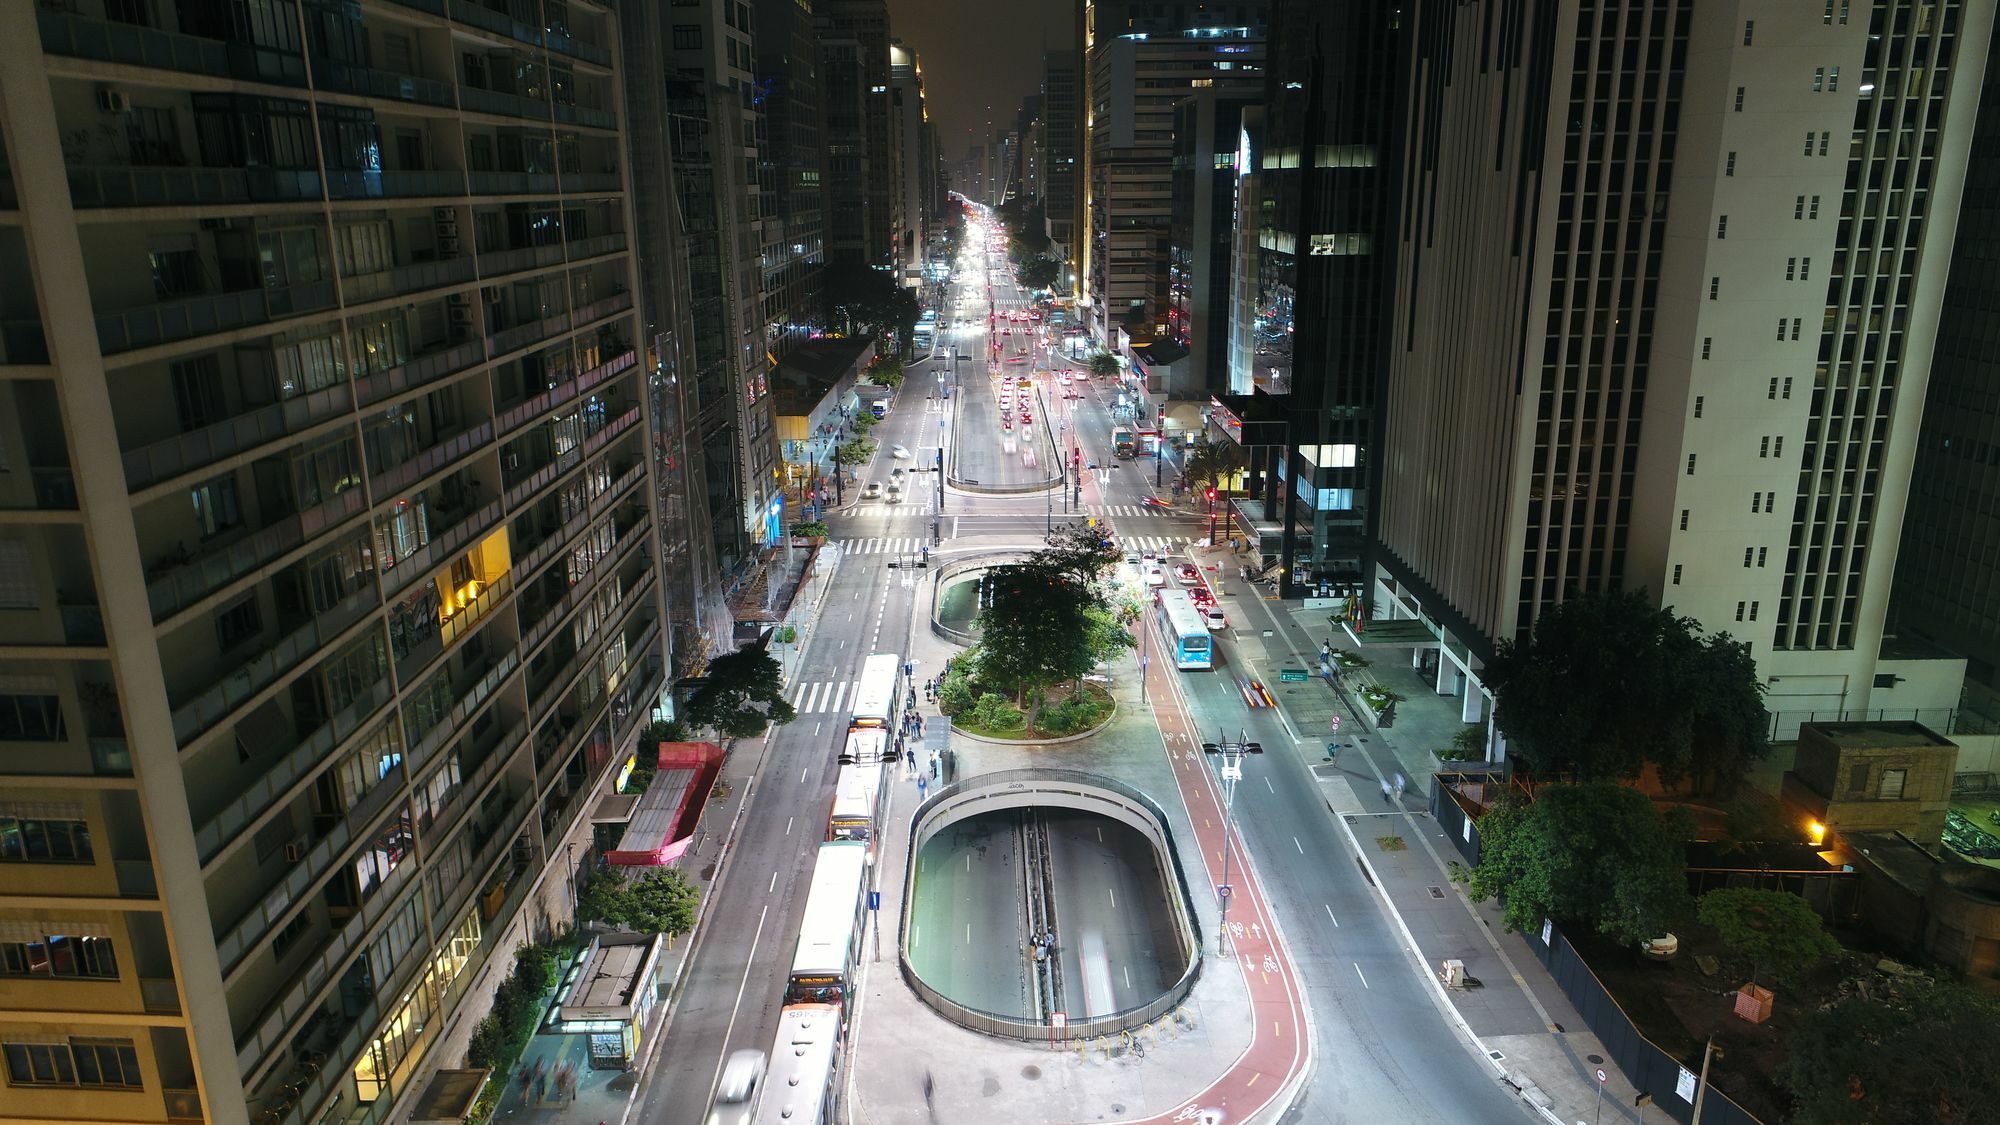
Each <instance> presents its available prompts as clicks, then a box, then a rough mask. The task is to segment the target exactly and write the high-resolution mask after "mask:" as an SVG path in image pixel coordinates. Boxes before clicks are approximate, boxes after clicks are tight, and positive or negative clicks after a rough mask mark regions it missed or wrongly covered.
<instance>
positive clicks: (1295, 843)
mask: <svg viewBox="0 0 2000 1125" xmlns="http://www.w3.org/2000/svg"><path fill="white" fill-rule="evenodd" d="M1292 846H1293V847H1295V848H1297V849H1299V854H1300V855H1304V854H1306V846H1305V845H1304V844H1301V843H1299V838H1298V837H1297V836H1294V837H1292Z"/></svg>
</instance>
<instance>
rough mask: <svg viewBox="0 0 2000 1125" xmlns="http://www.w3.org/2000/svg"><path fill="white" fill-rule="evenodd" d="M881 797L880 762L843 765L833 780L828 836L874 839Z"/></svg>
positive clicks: (837, 838) (834, 838) (863, 839)
mask: <svg viewBox="0 0 2000 1125" xmlns="http://www.w3.org/2000/svg"><path fill="white" fill-rule="evenodd" d="M881 797H882V766H881V764H880V763H871V764H869V765H851V766H842V767H840V773H839V775H838V776H837V777H836V778H835V779H834V783H833V810H832V811H831V812H829V813H828V814H827V818H826V838H827V840H828V841H829V842H832V841H838V840H860V841H861V842H863V843H866V842H868V841H869V840H871V839H873V838H874V836H875V822H876V820H877V819H879V817H878V814H879V812H880V809H879V802H880V800H881Z"/></svg>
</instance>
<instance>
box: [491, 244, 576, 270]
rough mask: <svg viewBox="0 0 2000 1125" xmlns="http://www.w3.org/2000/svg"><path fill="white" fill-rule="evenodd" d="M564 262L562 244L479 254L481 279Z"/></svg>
mask: <svg viewBox="0 0 2000 1125" xmlns="http://www.w3.org/2000/svg"><path fill="white" fill-rule="evenodd" d="M562 260H563V248H562V243H560V242H552V243H550V244H549V245H547V246H523V247H520V248H519V249H516V250H483V251H481V252H480V254H479V274H480V276H481V277H499V276H500V275H502V274H509V273H518V272H520V271H521V270H529V269H534V268H535V267H537V266H553V265H558V264H560V263H561V262H562Z"/></svg>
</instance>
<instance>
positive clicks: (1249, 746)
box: [1201, 730, 1264, 957]
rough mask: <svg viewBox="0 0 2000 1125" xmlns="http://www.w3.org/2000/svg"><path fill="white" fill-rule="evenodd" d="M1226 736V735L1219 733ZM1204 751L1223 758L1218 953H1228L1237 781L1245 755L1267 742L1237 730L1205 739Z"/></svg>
mask: <svg viewBox="0 0 2000 1125" xmlns="http://www.w3.org/2000/svg"><path fill="white" fill-rule="evenodd" d="M1218 737H1225V736H1220V735H1219V736H1218ZM1201 752H1202V753H1204V754H1211V755H1215V756H1217V757H1220V758H1221V759H1222V771H1221V772H1222V886H1221V888H1220V892H1219V895H1218V897H1219V898H1221V900H1222V926H1221V928H1220V929H1219V931H1218V932H1217V933H1216V936H1215V952H1216V955H1217V956H1220V957H1227V956H1229V895H1230V887H1229V861H1230V858H1231V854H1230V853H1231V848H1230V843H1231V841H1232V840H1233V839H1234V838H1235V836H1236V783H1237V782H1239V781H1241V780H1243V756H1244V755H1245V754H1262V753H1263V752H1264V744H1263V743H1261V742H1252V741H1250V737H1249V732H1248V731H1244V730H1238V731H1237V732H1236V741H1235V742H1228V741H1223V742H1204V743H1202V744H1201Z"/></svg>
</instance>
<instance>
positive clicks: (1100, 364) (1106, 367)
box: [1090, 352, 1123, 377]
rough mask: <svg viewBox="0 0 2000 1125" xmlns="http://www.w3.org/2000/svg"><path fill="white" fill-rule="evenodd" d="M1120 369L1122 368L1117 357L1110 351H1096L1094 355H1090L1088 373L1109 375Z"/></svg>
mask: <svg viewBox="0 0 2000 1125" xmlns="http://www.w3.org/2000/svg"><path fill="white" fill-rule="evenodd" d="M1121 370H1123V368H1122V367H1121V365H1120V364H1119V362H1118V357H1117V356H1115V355H1112V354H1111V353H1110V352H1098V353H1097V354H1096V355H1094V356H1091V357H1090V373H1091V374H1092V375H1102V376H1105V377H1109V376H1112V375H1116V374H1118V372H1119V371H1121Z"/></svg>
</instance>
